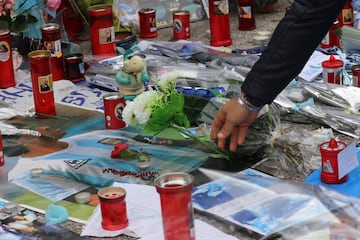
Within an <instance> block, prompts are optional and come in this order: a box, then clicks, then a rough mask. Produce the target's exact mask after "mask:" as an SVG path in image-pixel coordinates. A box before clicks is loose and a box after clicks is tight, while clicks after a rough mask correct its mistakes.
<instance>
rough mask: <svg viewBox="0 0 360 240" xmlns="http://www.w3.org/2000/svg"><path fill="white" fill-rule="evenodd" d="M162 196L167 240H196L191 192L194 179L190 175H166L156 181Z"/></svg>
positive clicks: (176, 173) (178, 173) (162, 210)
mask: <svg viewBox="0 0 360 240" xmlns="http://www.w3.org/2000/svg"><path fill="white" fill-rule="evenodd" d="M154 183H155V187H156V191H157V192H158V193H159V194H160V201H161V212H162V222H163V227H164V237H165V238H164V239H165V240H195V229H194V216H193V208H192V201H191V191H192V188H193V185H194V178H193V176H191V175H190V174H187V173H181V172H174V173H166V174H163V175H161V176H159V177H157V178H156V179H155V182H154Z"/></svg>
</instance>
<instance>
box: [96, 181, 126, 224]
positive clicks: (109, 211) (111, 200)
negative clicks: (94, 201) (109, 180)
mask: <svg viewBox="0 0 360 240" xmlns="http://www.w3.org/2000/svg"><path fill="white" fill-rule="evenodd" d="M98 196H99V199H100V209H101V218H102V221H101V225H102V227H103V228H104V229H105V230H110V231H114V230H121V229H123V228H126V227H127V226H128V225H129V221H128V218H127V212H126V202H125V196H126V191H125V189H123V188H121V187H106V188H103V189H100V190H99V192H98Z"/></svg>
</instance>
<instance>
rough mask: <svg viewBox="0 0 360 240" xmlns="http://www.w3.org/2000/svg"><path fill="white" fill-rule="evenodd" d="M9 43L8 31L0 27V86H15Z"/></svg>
mask: <svg viewBox="0 0 360 240" xmlns="http://www.w3.org/2000/svg"><path fill="white" fill-rule="evenodd" d="M10 44H11V43H10V31H9V30H6V29H0V69H1V78H0V88H8V87H13V86H15V76H14V66H13V61H12V52H11V45H10Z"/></svg>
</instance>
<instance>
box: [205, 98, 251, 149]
mask: <svg viewBox="0 0 360 240" xmlns="http://www.w3.org/2000/svg"><path fill="white" fill-rule="evenodd" d="M257 116H258V112H253V111H249V110H247V109H246V108H245V107H243V106H242V105H241V104H240V103H239V102H238V101H237V100H236V99H231V100H230V101H228V102H227V103H226V104H224V105H223V106H221V107H220V109H219V110H218V112H217V113H216V115H215V118H214V121H213V123H212V126H211V139H212V140H217V144H218V146H219V147H221V148H224V147H225V144H226V139H227V138H228V137H229V136H230V137H231V139H230V146H229V150H230V151H235V150H236V148H237V146H238V145H240V144H242V143H244V141H245V137H246V133H247V130H248V128H249V126H250V124H251V123H252V122H254V121H255V119H256V118H257Z"/></svg>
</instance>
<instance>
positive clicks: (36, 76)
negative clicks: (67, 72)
mask: <svg viewBox="0 0 360 240" xmlns="http://www.w3.org/2000/svg"><path fill="white" fill-rule="evenodd" d="M50 57H51V55H50V52H49V51H47V50H36V51H32V52H30V53H29V54H28V59H29V64H30V72H31V83H32V88H33V95H34V104H35V112H36V113H39V114H45V115H53V116H55V115H56V111H55V102H54V92H53V79H52V73H51V63H50Z"/></svg>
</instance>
